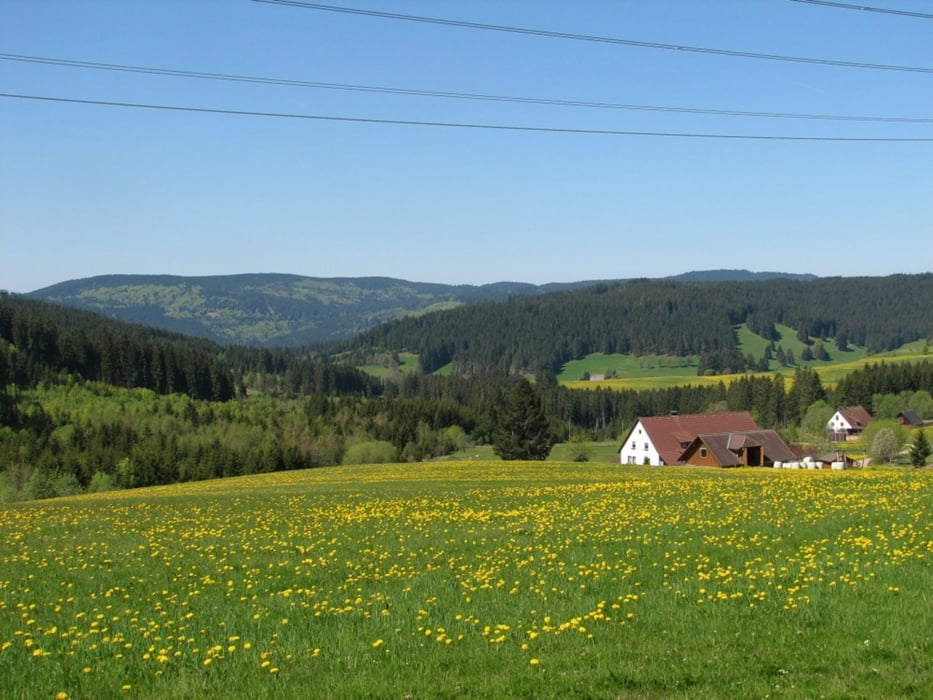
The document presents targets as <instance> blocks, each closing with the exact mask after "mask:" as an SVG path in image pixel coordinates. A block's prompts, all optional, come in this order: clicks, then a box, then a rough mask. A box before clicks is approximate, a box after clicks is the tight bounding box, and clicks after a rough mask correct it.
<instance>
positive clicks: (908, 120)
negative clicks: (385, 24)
mask: <svg viewBox="0 0 933 700" xmlns="http://www.w3.org/2000/svg"><path fill="white" fill-rule="evenodd" d="M0 60H5V61H19V62H23V63H38V64H43V65H54V66H65V67H69V68H86V69H91V70H106V71H117V72H125V73H143V74H147V75H163V76H169V77H177V78H194V79H199V80H221V81H230V82H240V83H257V84H266V85H282V86H287V87H303V88H315V89H325V90H347V91H355V92H368V93H380V94H389V95H406V96H416V97H439V98H449V99H459V100H482V101H488V102H512V103H520V104H535V105H553V106H560V107H584V108H593V109H615V110H632V111H645V112H674V113H682V114H706V115H712V116H729V117H756V118H769V119H809V120H828V121H853V122H883V123H904V124H933V118H919V117H918V118H912V117H880V116H852V115H840V114H800V113H791V112H753V111H747V110H732V109H704V108H700V107H676V106H663V105H639V104H623V103H616V102H595V101H586V100H563V99H552V98H544V97H521V96H518V97H516V96H508V95H489V94H477V93H467V92H449V91H441V90H419V89H414V88H399V87H380V86H373V85H352V84H347V83H325V82H320V81H308V80H291V79H287V78H267V77H260V76H252V75H233V74H227V73H210V72H203V71H189V70H174V69H170V68H153V67H147V66H132V65H122V64H116V63H95V62H91V61H78V60H72V59H63V58H50V57H46V56H24V55H20V54H6V53H0Z"/></svg>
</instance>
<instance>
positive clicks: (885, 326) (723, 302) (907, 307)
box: [331, 274, 933, 374]
mask: <svg viewBox="0 0 933 700" xmlns="http://www.w3.org/2000/svg"><path fill="white" fill-rule="evenodd" d="M931 299H933V274H922V275H895V276H891V277H861V278H843V277H835V278H821V279H816V280H813V281H797V280H788V279H773V280H767V281H756V282H674V281H664V280H636V281H632V282H629V283H626V284H615V285H609V284H600V285H597V286H595V287H592V288H587V289H583V290H577V291H570V292H563V293H555V294H548V295H543V296H534V297H528V296H523V297H513V298H511V299H509V300H508V301H506V302H501V303H492V302H486V303H481V304H473V305H470V306H466V307H462V308H458V309H452V310H450V311H445V312H439V313H435V314H430V315H427V316H420V317H417V318H406V319H403V320H400V321H396V322H393V323H388V324H384V325H381V326H378V327H376V328H374V329H372V330H370V331H367V332H365V333H363V334H361V335H360V336H358V337H356V338H354V339H353V340H351V341H346V342H342V343H336V344H334V345H333V346H331V347H332V349H333V350H336V351H350V352H367V351H373V350H388V351H402V350H407V351H411V352H413V353H417V354H418V355H419V357H420V359H421V365H422V368H423V369H424V371H426V372H433V371H435V370H437V369H439V368H441V367H444V366H445V365H447V364H448V363H452V364H453V369H454V371H455V372H458V373H466V374H469V373H471V372H475V371H478V370H484V371H485V370H495V371H499V372H515V371H530V372H534V373H538V372H540V371H542V370H543V371H545V372H557V371H559V369H560V368H561V366H562V365H563V364H564V363H566V362H568V361H570V360H573V359H579V358H582V357H584V356H586V355H588V354H590V353H594V352H601V353H606V354H611V353H621V354H633V355H650V354H658V355H675V356H685V355H703V354H707V353H734V352H735V351H736V349H737V341H736V336H735V332H734V327H735V326H736V325H737V324H741V323H747V324H748V327H749V329H750V330H752V331H753V332H755V333H757V334H758V335H760V336H762V337H764V338H765V339H769V340H770V339H776V337H775V336H776V330H775V325H776V324H784V325H786V326H790V327H792V328H794V329H797V330H798V331H799V332H800V333H801V334H803V337H805V338H808V337H813V338H818V339H826V340H829V339H832V340H833V342H835V343H837V344H838V345H840V346H842V347H844V346H846V345H847V344H849V343H852V344H856V345H859V346H864V347H865V348H866V349H867V350H868V352H879V351H883V350H887V349H893V348H896V347H899V346H901V345H903V344H904V343H906V342H910V341H913V340H917V339H921V338H926V337H930V336H931V335H933V314H931V312H930V300H931Z"/></svg>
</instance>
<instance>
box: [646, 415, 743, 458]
mask: <svg viewBox="0 0 933 700" xmlns="http://www.w3.org/2000/svg"><path fill="white" fill-rule="evenodd" d="M638 421H639V423H641V426H642V428H644V430H645V432H646V433H647V434H648V438H649V439H650V440H651V443H652V444H653V445H654V446H655V448H656V449H657V451H658V454H660V455H661V459H663V460H664V462H665V464H677V462H678V461H679V460H680V456H681V455H682V454H683V451H684V448H683V447H682V446H681V443H682V442H689V441H692V440H693V439H694V438H696V436H697V435H702V434H704V433H731V432H741V431H743V430H758V429H759V428H758V425H757V424H756V423H755V419H754V418H752V416H751V414H750V413H749V412H748V411H736V412H733V413H693V414H685V415H679V414H678V415H673V416H653V417H649V418H639V419H638ZM632 429H633V430H634V428H632ZM685 437H689V440H684V439H683V438H685Z"/></svg>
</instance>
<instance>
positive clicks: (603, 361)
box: [558, 324, 930, 391]
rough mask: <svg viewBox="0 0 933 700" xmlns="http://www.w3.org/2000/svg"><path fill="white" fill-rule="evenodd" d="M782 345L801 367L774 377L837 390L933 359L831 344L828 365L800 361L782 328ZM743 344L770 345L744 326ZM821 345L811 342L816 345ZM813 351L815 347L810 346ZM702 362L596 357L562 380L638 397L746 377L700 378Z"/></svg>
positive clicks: (571, 368) (923, 346)
mask: <svg viewBox="0 0 933 700" xmlns="http://www.w3.org/2000/svg"><path fill="white" fill-rule="evenodd" d="M777 330H778V332H779V333H780V334H781V340H779V341H777V342H776V343H775V345H776V346H777V347H781V348H783V349H784V350H785V351H788V350H789V351H792V352H793V353H794V356H795V358H796V363H795V364H794V365H792V366H788V367H781V366H780V365H778V363H777V361H775V360H772V361H771V362H770V363H769V364H770V369H769V372H770V373H771V374H778V375H780V376H783V377H787V378H790V377H792V376H793V374H794V371H795V370H796V369H797V368H798V367H811V368H813V370H814V371H816V373H817V374H818V375H819V377H820V380H821V381H822V382H823V384H825V385H826V386H833V385H835V384H836V383H837V382H838V381H839V380H840V379H842V378H843V377H844V376H846V375H847V374H848V373H849V372H852V371H853V370H856V369H861V368H862V367H864V366H865V365H866V364H873V363H878V362H919V361H921V360H924V359H929V357H930V355H929V346H928V344H927V342H926V341H923V340H918V341H915V342H912V343H908V344H906V345H903V346H901V347H900V348H898V349H897V350H893V351H890V352H884V353H875V354H871V355H869V354H868V353H867V352H866V351H865V349H864V348H861V347H857V346H854V345H850V346H849V349H848V350H846V351H841V350H839V349H838V348H837V347H836V346H835V344H834V343H833V342H832V341H827V342H825V343H824V347H825V348H826V351H827V354H828V355H829V359H828V360H822V361H821V360H811V361H806V362H804V361H801V360H800V356H801V355H802V354H803V351H804V348H805V347H806V346H805V345H804V344H803V343H802V342H801V341H800V340H798V339H797V337H796V334H795V331H794V329H792V328H789V327H787V326H782V325H777ZM736 336H737V339H738V341H739V351H740V352H741V354H742V355H749V354H751V355H753V356H754V357H761V356H762V355H763V354H764V351H765V347H766V346H767V345H768V341H766V340H765V339H764V338H762V337H761V336H758V335H756V334H754V333H752V332H751V331H749V330H748V328H747V327H746V326H745V325H744V324H743V325H741V326H738V327H737V329H736ZM816 340H817V339H811V342H815V341H816ZM811 347H812V346H811ZM698 363H699V358H698V357H697V356H691V357H687V358H681V357H671V356H666V355H651V356H645V357H635V356H632V355H605V354H602V353H594V354H592V355H589V356H587V357H586V358H584V359H581V360H574V361H572V362H568V363H567V364H566V365H565V366H564V369H563V371H562V372H561V373H560V374H559V375H558V380H559V381H560V382H561V383H562V384H564V385H565V386H568V387H570V388H575V389H595V388H597V387H603V388H608V389H616V390H621V389H630V390H636V391H642V390H649V389H666V388H670V387H674V386H683V385H685V384H691V385H694V386H705V385H711V384H718V383H719V382H725V383H726V384H729V383H730V382H732V381H735V380H736V379H738V378H740V377H744V376H746V374H744V373H737V374H722V375H710V376H698V375H697V366H698ZM584 373H586V374H589V375H590V376H592V375H594V374H600V375H605V377H606V378H605V379H603V380H599V381H591V380H583V379H582V377H583V376H584Z"/></svg>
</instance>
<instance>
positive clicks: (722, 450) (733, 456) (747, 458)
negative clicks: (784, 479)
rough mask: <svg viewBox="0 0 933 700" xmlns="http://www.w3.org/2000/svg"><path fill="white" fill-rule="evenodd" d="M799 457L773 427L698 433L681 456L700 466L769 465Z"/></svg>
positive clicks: (684, 460)
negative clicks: (769, 428)
mask: <svg viewBox="0 0 933 700" xmlns="http://www.w3.org/2000/svg"><path fill="white" fill-rule="evenodd" d="M794 459H797V455H796V454H794V451H793V450H791V448H790V446H789V445H788V444H787V443H786V442H784V438H782V437H781V436H780V435H779V434H778V433H777V432H776V431H774V430H742V431H734V432H729V433H706V434H703V435H698V436H697V437H696V438H694V440H693V442H691V443H690V445H689V446H688V447H687V449H685V450H684V452H683V454H682V455H681V457H680V462H681V463H682V464H689V465H692V466H697V467H770V466H772V465H773V464H774V463H775V462H778V461H780V462H787V461H791V460H794Z"/></svg>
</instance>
